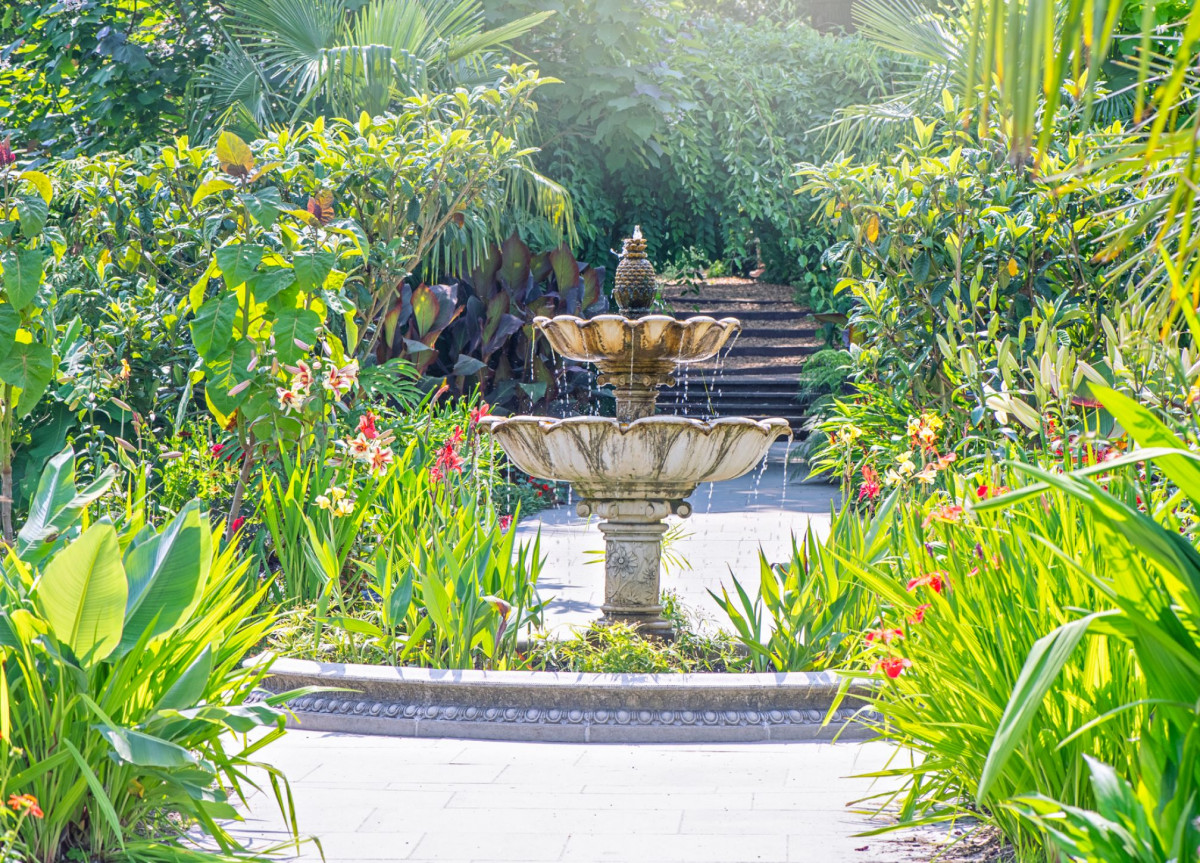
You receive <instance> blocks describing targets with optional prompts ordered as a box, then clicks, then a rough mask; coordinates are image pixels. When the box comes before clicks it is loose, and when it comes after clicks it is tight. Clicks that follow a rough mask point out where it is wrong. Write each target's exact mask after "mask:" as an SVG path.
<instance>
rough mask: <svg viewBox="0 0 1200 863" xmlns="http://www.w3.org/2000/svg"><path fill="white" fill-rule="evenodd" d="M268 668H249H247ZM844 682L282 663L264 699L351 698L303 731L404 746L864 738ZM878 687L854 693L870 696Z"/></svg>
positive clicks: (330, 704)
mask: <svg viewBox="0 0 1200 863" xmlns="http://www.w3.org/2000/svg"><path fill="white" fill-rule="evenodd" d="M260 661H262V658H261V657H255V658H252V659H249V660H247V665H250V664H254V663H257V662H260ZM839 685H840V678H838V677H837V676H836V675H834V674H832V673H829V672H819V673H802V672H798V673H791V674H738V673H729V674H572V673H562V672H546V671H438V670H435V669H430V668H397V667H392V666H377V665H353V664H344V663H333V662H312V661H309V660H301V659H278V660H276V661H275V663H274V664H273V665H272V667H271V672H270V675H269V676H268V677H267V678H266V680H264V682H263V685H262V689H261V690H260V691H258V692H257V693H256V696H255V697H254V699H253V700H261V699H262V698H264V697H265V696H266V695H267V694H268V693H272V692H286V691H289V690H292V689H298V688H300V687H334V688H337V689H340V690H342V691H331V692H320V693H315V694H311V695H304V696H301V697H299V698H296V699H293V700H292V701H291V702H290V703H289V707H290V709H291V710H292V711H293V712H294V714H295V715H294V716H293V717H292V719H291V720H290V724H291V725H292V726H293V727H298V728H304V729H310V730H314V731H336V732H347V733H356V734H385V735H390V736H396V737H462V738H478V739H492V740H554V741H562V742H579V743H583V742H625V743H642V742H645V743H649V742H659V743H666V742H692V743H700V742H732V741H758V740H813V739H831V738H832V737H834V736H835V735H837V734H838V733H839V732H841V737H842V738H846V737H849V738H855V739H862V738H864V737H869V736H871V731H870V729H869V728H868V727H867V726H865V725H862V724H859V723H857V722H850V720H851V718H852V717H853V716H854V714H855V712H856V711H858V710H859V708H860V707H861V705H862V701H861V699H860V698H858V697H856V696H855V695H853V694H852V695H849V696H848V697H847V698H846V700H845V701H844V702H843V703H842V705H841V706H840V707H839V709H838V711H837V712H836V713H835V715H834V717H833V719H832V720H831V721H830V722H829V723H827V724H826V723H825V718H826V715H827V714H828V713H829V710H830V707H831V705H832V704H833V701H834V698H835V696H836V693H837V690H838V688H839ZM870 686H871V684H870V682H868V681H856V682H855V683H854V685H853V687H852V692H854V693H858V694H859V695H862V694H865V692H866V691H867V690H868V688H869V687H870Z"/></svg>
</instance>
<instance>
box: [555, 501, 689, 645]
mask: <svg viewBox="0 0 1200 863" xmlns="http://www.w3.org/2000/svg"><path fill="white" fill-rule="evenodd" d="M576 512H578V513H579V515H580V516H582V517H584V518H586V517H588V516H592V515H595V516H597V517H598V518H600V519H603V521H602V523H601V524H600V532H601V533H603V534H604V540H605V546H606V548H605V557H604V605H603V606H601V609H602V610H603V611H604V619H605V620H607V621H609V622H620V623H628V624H632V625H634V626H636V627H637V628H638V629H639V631H641V632H642V633H643V634H646V635H654V636H657V637H659V638H671V637H672V634H673V633H672V631H671V624H670V623H669V622H668V621H666V620H665V619H664V618H663V616H662V605H661V604H660V603H659V596H660V586H659V573H660V571H661V565H662V538H663V534H665V533H666V532H667V526H666V524H664V523H663V521H664V519H666V518H667V516H669V515H677V516H679V517H681V518H687V517H688V516H689V515H691V512H692V506H691V504H689V503H687V502H686V501H683V500H594V499H588V500H584V501H582V502H581V503H580V504H579V505H578V506H577V507H576Z"/></svg>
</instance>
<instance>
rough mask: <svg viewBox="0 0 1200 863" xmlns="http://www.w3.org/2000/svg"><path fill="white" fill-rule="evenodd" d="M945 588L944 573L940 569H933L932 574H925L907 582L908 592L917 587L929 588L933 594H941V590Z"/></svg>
mask: <svg viewBox="0 0 1200 863" xmlns="http://www.w3.org/2000/svg"><path fill="white" fill-rule="evenodd" d="M945 586H946V573H944V572H942V571H941V570H940V569H935V570H934V571H933V572H927V573H925V574H924V575H922V576H918V577H917V578H914V579H910V580H909V582H908V589H909V591H910V592H911V591H914V590H916V589H917V588H918V587H931V588H933V592H934V593H941V592H942V588H943V587H945Z"/></svg>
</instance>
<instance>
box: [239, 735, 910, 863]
mask: <svg viewBox="0 0 1200 863" xmlns="http://www.w3.org/2000/svg"><path fill="white" fill-rule="evenodd" d="M893 753H894V749H893V748H892V747H890V746H889V745H888V744H885V743H881V742H877V741H876V742H868V743H863V744H858V743H759V744H738V745H645V744H643V745H598V744H592V745H577V744H554V743H509V742H497V741H462V740H441V739H409V738H387V737H358V736H354V735H346V734H329V733H320V732H311V731H309V732H306V731H291V732H289V733H288V734H287V735H286V736H285V737H284V738H283V739H282V740H280V741H278V742H276V743H273V744H271V746H269V747H268V748H267V749H266V750H264V752H263V756H264V757H265V760H267V761H269V762H270V763H272V764H275V765H276V766H277V767H279V768H281V769H282V770H283V771H284V772H285V773H286V774H287V775H288V776H289V777H290V778H291V782H292V791H293V794H294V798H295V806H296V814H297V818H298V823H299V826H300V830H301V833H302V834H306V835H315V836H317V837H318V838H319V840H320V843H321V847H322V848H323V849H324V853H325V858H326V860H327V861H329V863H338V861H349V860H356V861H389V860H390V861H448V863H471V861H499V860H509V861H512V860H517V861H531V863H532V861H542V860H546V861H573V863H589V861H622V862H623V863H634V861H641V860H646V861H651V860H652V861H659V863H667V861H693V863H702V861H714V863H716V861H719V863H741V861H781V863H783V861H813V863H842V861H847V862H848V863H900V861H903V863H916V861H919V860H920V861H923V860H929V859H930V856H931V851H930V850H929V848H928V847H926V848H925V849H924V851H923V852H914V850H913V845H912V843H911V841H910V842H909V843H907V844H906V843H904V842H901V841H898V840H894V839H882V838H880V837H870V838H863V837H861V836H856V835H855V834H858V833H861V832H862V831H864V830H869V829H873V828H875V827H878V826H880V824H882V823H883V822H877V821H872V820H871V819H870V818H869V817H868V816H866V815H863V814H856V812H854V811H853V809H852V806H851V804H852V803H853V802H854V801H857V800H859V799H860V798H862V797H865V796H867V795H868V794H871V793H876V792H880V791H884V790H890V787H891V786H886V785H880V784H879V783H880V782H890V781H894V780H872V779H869V778H856V777H857V775H858V774H864V773H869V772H871V771H874V770H878V769H880V768H881V767H883V766H884V765H885V764H886V763H887V761H888V760H889V758H891V757H892V755H893ZM803 777H807V778H808V779H807V783H806V784H805V783H802V782H801V781H800V780H801V779H802V778H803ZM248 804H249V805H248V808H247V810H246V820H245V821H244V822H240V823H235V824H233V825H232V830H233V832H234V833H235V834H236V835H239V836H241V837H244V838H246V839H247V840H248V841H250V842H252V843H253V844H254V845H255V847H257V848H263V847H266V846H268V845H270V844H274V843H278V842H281V841H284V840H285V839H286V837H287V833H286V830H285V823H284V820H283V818H282V817H281V816H280V814H279V812H278V811H277V806H276V804H275V801H274V798H273V796H272V794H271V793H270V791H269V788H267V790H266V791H263V792H255V793H254V794H252V795H250V796H249V799H248ZM289 854H290V856H289ZM289 854H285V855H284V856H283V857H282V858H281V859H284V860H295V861H310V860H319V859H321V854H320V851H319V850H318V848H317V846H316V844H313V843H309V844H305V845H302V846H301V848H300V849H299V851H298V852H289Z"/></svg>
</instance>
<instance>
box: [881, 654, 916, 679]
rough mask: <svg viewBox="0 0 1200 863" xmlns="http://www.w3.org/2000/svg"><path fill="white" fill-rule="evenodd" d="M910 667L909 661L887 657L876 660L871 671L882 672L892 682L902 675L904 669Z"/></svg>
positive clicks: (910, 662) (910, 661) (897, 657)
mask: <svg viewBox="0 0 1200 863" xmlns="http://www.w3.org/2000/svg"><path fill="white" fill-rule="evenodd" d="M910 667H912V660H911V659H903V658H901V657H899V656H889V657H888V658H887V659H879V660H876V662H875V664H874V665H872V666H871V670H872V671H882V672H883V673H884V674H886V675H887V676H888V677H890V678H891V679H892V680H895V679H896V678H897V677H899V676H900V675H901V674H903V673H904V669H906V668H910Z"/></svg>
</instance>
